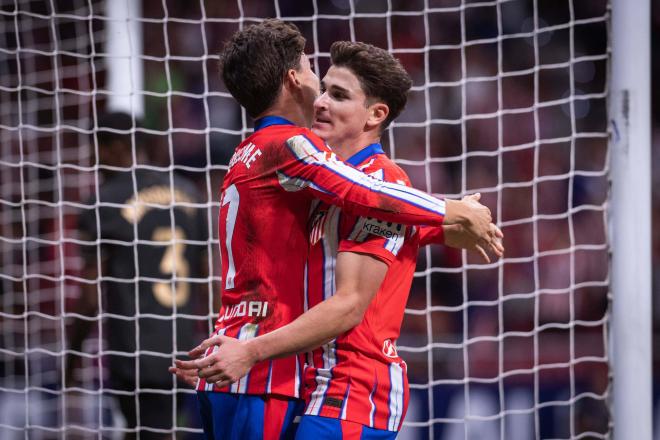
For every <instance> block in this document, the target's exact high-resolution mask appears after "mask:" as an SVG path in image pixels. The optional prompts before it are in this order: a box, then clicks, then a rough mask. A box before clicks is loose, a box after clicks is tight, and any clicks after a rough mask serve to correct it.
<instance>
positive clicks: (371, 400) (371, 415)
mask: <svg viewBox="0 0 660 440" xmlns="http://www.w3.org/2000/svg"><path fill="white" fill-rule="evenodd" d="M376 388H378V382H376V383H375V384H374V387H373V388H372V389H371V393H369V403H370V404H371V411H369V427H370V428H373V427H374V414H375V413H376V405H375V404H374V393H375V392H376Z"/></svg>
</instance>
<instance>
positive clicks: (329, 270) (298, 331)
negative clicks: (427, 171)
mask: <svg viewBox="0 0 660 440" xmlns="http://www.w3.org/2000/svg"><path fill="white" fill-rule="evenodd" d="M331 57H332V63H333V66H332V67H331V68H330V70H329V71H328V74H327V75H326V77H325V79H324V82H323V88H324V89H326V90H325V92H324V93H323V95H322V96H321V97H319V98H318V99H317V100H316V105H315V107H316V117H315V120H314V125H313V130H314V131H315V132H316V133H318V134H319V135H320V136H322V137H323V138H324V139H326V140H327V141H328V143H329V144H330V145H332V146H333V150H334V151H335V152H336V153H338V154H340V155H342V156H343V157H347V158H348V162H349V163H351V164H353V165H355V166H356V167H358V168H359V169H360V170H362V171H363V172H364V173H367V174H370V175H373V176H375V177H376V178H379V179H383V180H388V181H393V182H405V183H406V184H409V181H408V178H407V176H406V175H405V173H404V172H403V171H402V170H401V169H400V168H399V167H397V166H396V165H395V164H394V163H393V162H392V161H390V160H389V159H388V158H387V157H386V156H385V154H384V152H383V150H382V148H381V147H380V144H379V143H378V141H379V138H380V135H381V133H382V131H383V130H384V129H385V128H386V127H387V126H388V125H389V123H390V122H391V121H392V120H393V119H394V118H395V117H396V116H398V114H399V113H400V112H401V111H402V109H403V107H404V106H405V102H406V94H407V91H408V89H409V88H410V86H411V81H410V78H409V76H408V74H407V73H406V72H405V70H404V69H403V68H402V67H401V65H400V64H399V63H398V62H397V61H396V60H395V59H394V58H393V57H392V56H391V55H390V54H389V53H387V52H386V51H384V50H382V49H377V48H375V47H373V46H370V45H366V44H361V43H348V42H340V43H335V44H333V46H332V48H331ZM308 225H309V231H308V233H309V235H310V237H309V239H310V253H309V263H308V267H307V277H306V279H305V286H306V292H305V293H306V298H305V299H306V300H307V301H306V303H308V304H309V306H310V307H312V306H313V307H312V308H311V309H310V310H309V311H308V312H306V313H305V314H303V315H302V316H301V317H300V318H298V319H297V320H296V321H294V322H293V323H292V324H289V325H287V326H285V327H282V328H280V329H278V330H276V331H274V332H272V333H269V334H266V335H262V336H259V337H257V338H255V339H252V340H250V341H246V342H240V343H237V342H235V340H233V339H230V338H225V337H222V336H217V337H215V338H214V339H213V340H208V341H205V343H204V344H202V345H201V346H200V348H198V349H197V350H194V351H193V352H192V353H191V354H192V355H199V354H202V353H203V352H204V350H205V349H206V348H207V347H208V346H209V345H212V344H214V343H218V342H219V343H220V344H222V345H221V347H220V348H219V350H218V351H217V353H215V354H214V355H213V356H214V357H215V361H217V363H216V364H215V365H211V366H209V367H208V368H203V369H202V370H201V371H200V377H203V378H206V380H207V381H209V382H216V381H219V383H216V385H217V386H223V385H224V384H226V383H232V382H234V381H236V380H238V379H239V378H241V377H242V376H243V374H244V373H245V372H246V371H247V370H248V369H249V367H251V366H252V364H254V363H255V362H257V361H260V360H264V359H272V358H277V357H278V356H283V355H287V354H291V353H295V352H299V351H301V350H303V349H305V348H308V349H312V348H315V347H318V346H319V345H321V344H324V343H326V342H327V343H326V344H325V345H323V347H322V348H320V349H318V350H315V351H314V352H313V353H312V354H311V355H310V356H309V357H308V362H309V365H310V367H309V368H308V369H307V371H306V374H305V385H306V388H307V392H306V397H307V399H306V400H307V408H306V410H305V414H306V415H305V417H303V420H302V423H301V425H300V427H299V430H298V437H299V438H312V437H320V438H346V439H349V438H371V437H369V436H376V437H374V438H394V437H395V436H396V432H397V431H398V429H399V428H400V425H401V423H402V420H403V415H404V413H405V408H406V406H407V389H408V387H407V382H406V375H405V363H404V362H403V361H402V360H401V359H400V358H399V357H398V355H397V353H396V348H395V345H394V344H395V341H396V339H397V337H398V335H399V330H400V326H401V320H402V319H403V313H404V308H405V304H406V300H407V296H408V291H409V289H410V284H411V282H412V277H413V274H414V268H415V261H416V257H417V250H418V245H419V240H420V234H419V233H418V232H417V230H416V229H415V228H406V227H405V226H402V225H398V224H392V223H386V222H382V221H378V220H375V219H371V218H364V217H362V218H358V217H355V216H351V215H345V214H343V213H342V212H341V211H340V210H339V209H338V208H336V207H333V206H330V205H328V204H326V203H317V204H315V206H314V209H313V210H312V214H311V216H310V220H309V223H308ZM446 228H447V230H446V231H444V234H446V235H447V236H448V239H449V241H450V242H451V243H452V244H454V245H460V246H463V247H470V248H472V249H474V250H477V251H479V252H480V253H482V255H483V256H484V257H485V258H486V259H488V257H487V255H486V254H485V253H484V250H483V249H482V248H481V247H480V245H479V243H477V242H476V241H474V240H471V239H470V236H469V235H467V234H464V233H462V232H461V231H459V230H457V229H456V228H455V227H446ZM493 228H494V229H495V230H496V233H497V235H498V236H499V235H501V233H499V230H497V228H495V227H494V226H493ZM444 234H443V231H442V228H423V232H422V234H421V235H422V237H423V240H424V242H425V243H430V242H438V241H441V240H442V237H443V235H444ZM491 250H493V251H494V252H495V253H496V254H498V255H500V254H501V246H500V245H499V244H497V245H495V246H493V247H492V248H491ZM388 267H389V270H388ZM383 280H384V281H383ZM381 281H383V282H382V284H381ZM365 312H366V313H365ZM341 333H343V334H342V335H341V336H339V335H340V334H341ZM337 336H339V337H337ZM328 340H330V341H329V342H328ZM192 364H194V362H193V363H192ZM201 365H205V364H204V361H203V360H202V362H201ZM240 380H243V379H240ZM319 416H322V417H319ZM365 436H366V437H365Z"/></svg>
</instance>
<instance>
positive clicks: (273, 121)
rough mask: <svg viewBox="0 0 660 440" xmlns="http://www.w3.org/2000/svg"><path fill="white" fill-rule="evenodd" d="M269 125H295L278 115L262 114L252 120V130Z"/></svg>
mask: <svg viewBox="0 0 660 440" xmlns="http://www.w3.org/2000/svg"><path fill="white" fill-rule="evenodd" d="M271 125H295V124H294V123H293V122H291V121H289V120H288V119H284V118H282V117H280V116H264V117H263V118H259V119H257V120H256V121H254V131H257V130H261V129H262V128H266V127H269V126H271Z"/></svg>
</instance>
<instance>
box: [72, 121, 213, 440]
mask: <svg viewBox="0 0 660 440" xmlns="http://www.w3.org/2000/svg"><path fill="white" fill-rule="evenodd" d="M97 123H98V130H97V131H95V132H94V137H96V140H97V141H98V144H97V145H98V149H97V151H98V163H99V164H100V174H101V177H102V178H104V180H103V182H102V183H101V184H100V186H99V192H98V198H96V196H94V198H93V199H92V200H90V201H89V202H88V205H89V206H88V208H87V209H86V210H85V211H83V213H82V214H81V215H80V217H79V227H80V239H81V240H82V244H81V246H80V247H81V253H82V256H83V261H84V268H83V273H82V276H83V278H85V279H86V280H87V281H86V282H84V283H81V297H80V298H79V300H78V301H77V303H76V305H75V310H74V311H75V312H77V313H79V314H81V315H83V316H90V317H91V316H95V315H96V314H97V313H98V310H99V300H101V301H102V304H103V307H102V308H101V310H102V312H103V324H104V327H103V336H104V339H105V340H106V342H107V346H106V347H105V348H106V351H109V352H110V353H111V354H109V355H106V360H107V362H108V364H107V365H108V367H109V371H110V377H109V379H110V384H109V386H108V387H106V391H109V392H110V393H112V394H114V395H115V397H116V398H117V399H118V401H119V408H120V409H121V412H122V413H123V415H124V417H125V419H126V422H127V428H128V429H130V430H136V431H134V432H129V433H127V434H126V435H125V437H124V438H126V439H132V438H137V437H138V436H139V438H142V439H152V438H153V439H162V438H170V437H171V434H164V433H158V432H155V431H150V429H152V430H153V429H160V430H170V429H172V426H173V425H174V423H173V417H172V415H173V412H174V410H173V404H174V402H173V400H172V399H173V396H172V394H171V390H172V376H171V375H170V374H168V372H167V367H168V366H169V365H170V364H171V359H172V355H173V353H174V352H176V351H182V350H188V349H189V346H190V344H193V343H194V342H196V339H197V338H198V337H199V336H198V335H200V333H201V329H200V328H198V325H197V324H196V321H194V320H191V319H187V318H184V317H182V316H180V315H194V314H200V313H199V308H200V307H201V306H202V304H204V302H205V301H204V300H203V298H201V297H200V293H201V292H200V291H199V289H198V288H197V286H199V285H196V284H194V283H192V282H190V281H191V279H192V278H200V279H203V278H205V274H204V273H202V272H201V271H200V268H201V267H203V263H202V259H203V258H204V255H205V250H206V244H205V242H206V240H207V239H208V235H207V232H206V231H207V228H206V220H205V218H206V216H205V215H204V214H205V210H202V209H196V208H195V206H194V204H195V203H196V202H197V200H198V197H197V190H196V188H195V187H194V185H193V184H192V183H191V182H189V181H187V180H185V179H183V178H182V177H180V176H178V175H176V174H174V175H173V178H172V180H170V174H169V173H167V172H166V173H163V172H157V171H153V170H149V169H144V168H135V169H132V168H133V165H134V162H133V158H134V155H133V153H135V158H136V159H137V163H139V164H147V163H151V158H150V156H151V150H150V148H149V147H148V146H147V145H144V142H142V141H141V139H142V138H141V136H140V133H139V132H138V131H136V130H135V128H136V123H135V122H134V121H133V119H132V117H131V116H130V115H128V114H126V113H119V112H117V113H107V114H104V115H101V116H100V117H99V119H98V121H97ZM94 144H95V142H94V140H92V145H94ZM133 146H134V147H135V149H133ZM173 279H176V282H174V281H173ZM99 281H100V283H97V282H99ZM99 285H100V287H98V286H99ZM92 324H94V325H96V324H95V323H94V321H92V320H89V319H87V320H85V319H76V320H75V321H74V322H73V324H72V325H71V327H70V328H69V347H68V348H69V349H71V350H74V351H80V350H81V347H82V343H83V341H84V339H85V338H86V337H87V336H88V334H89V331H90V330H91V326H92ZM174 341H176V344H175V343H174ZM68 360H69V362H68V365H67V374H66V377H67V379H68V381H69V382H70V380H71V379H72V372H73V367H74V365H72V362H71V361H73V360H75V358H74V357H69V359H68ZM69 384H70V383H69ZM138 390H139V391H138ZM115 391H117V392H115Z"/></svg>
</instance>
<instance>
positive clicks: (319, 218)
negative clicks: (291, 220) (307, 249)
mask: <svg viewBox="0 0 660 440" xmlns="http://www.w3.org/2000/svg"><path fill="white" fill-rule="evenodd" d="M327 214H328V211H326V210H325V209H323V210H320V211H317V212H316V213H314V218H313V219H312V228H311V231H310V233H309V242H310V244H311V245H312V246H313V245H315V244H316V243H318V242H319V240H320V239H321V238H322V237H323V227H324V226H325V221H326V219H327V218H328V216H327Z"/></svg>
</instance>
